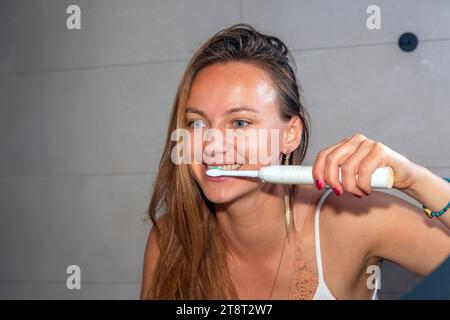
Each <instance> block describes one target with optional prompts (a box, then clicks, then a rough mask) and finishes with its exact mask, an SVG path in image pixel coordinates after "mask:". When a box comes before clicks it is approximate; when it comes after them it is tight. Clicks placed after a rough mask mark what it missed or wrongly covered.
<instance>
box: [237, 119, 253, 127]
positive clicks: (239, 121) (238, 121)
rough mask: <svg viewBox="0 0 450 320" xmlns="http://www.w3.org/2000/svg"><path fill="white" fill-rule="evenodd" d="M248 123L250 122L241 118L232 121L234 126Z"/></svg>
mask: <svg viewBox="0 0 450 320" xmlns="http://www.w3.org/2000/svg"><path fill="white" fill-rule="evenodd" d="M249 124H250V122H248V121H246V120H242V119H239V120H235V121H233V126H234V127H236V128H243V127H246V126H248V125H249Z"/></svg>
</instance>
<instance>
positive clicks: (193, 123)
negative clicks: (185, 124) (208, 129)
mask: <svg viewBox="0 0 450 320" xmlns="http://www.w3.org/2000/svg"><path fill="white" fill-rule="evenodd" d="M205 125H206V124H205V122H204V121H203V120H192V121H190V122H189V127H191V128H193V129H200V128H202V127H204V126H205Z"/></svg>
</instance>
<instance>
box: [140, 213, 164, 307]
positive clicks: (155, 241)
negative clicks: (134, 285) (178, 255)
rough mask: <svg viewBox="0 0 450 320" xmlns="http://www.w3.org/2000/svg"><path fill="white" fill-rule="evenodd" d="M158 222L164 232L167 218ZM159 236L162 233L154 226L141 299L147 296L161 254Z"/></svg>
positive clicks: (147, 248)
mask: <svg viewBox="0 0 450 320" xmlns="http://www.w3.org/2000/svg"><path fill="white" fill-rule="evenodd" d="M157 224H158V227H159V230H160V232H164V229H165V227H166V223H165V219H163V218H159V219H158V220H157ZM159 238H160V234H159V233H158V232H157V229H156V228H155V227H154V226H153V227H152V228H151V230H150V232H149V235H148V239H147V244H146V247H145V253H144V267H143V274H142V285H141V295H140V297H141V299H145V298H146V296H147V293H148V291H149V289H150V286H151V284H152V281H153V276H154V273H155V269H156V266H157V263H158V258H159V255H160V248H159Z"/></svg>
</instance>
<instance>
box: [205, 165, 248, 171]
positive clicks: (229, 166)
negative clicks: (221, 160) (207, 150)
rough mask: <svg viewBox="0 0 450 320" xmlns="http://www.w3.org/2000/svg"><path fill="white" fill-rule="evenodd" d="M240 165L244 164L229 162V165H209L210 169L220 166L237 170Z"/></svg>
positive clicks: (223, 168)
mask: <svg viewBox="0 0 450 320" xmlns="http://www.w3.org/2000/svg"><path fill="white" fill-rule="evenodd" d="M240 167H242V164H227V165H223V166H218V165H214V166H212V165H208V169H213V168H219V169H222V170H237V169H239V168H240Z"/></svg>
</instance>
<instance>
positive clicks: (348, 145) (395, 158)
mask: <svg viewBox="0 0 450 320" xmlns="http://www.w3.org/2000/svg"><path fill="white" fill-rule="evenodd" d="M339 167H341V180H342V183H341V182H340V181H339V171H338V170H339ZM380 167H391V168H392V169H393V170H394V184H393V188H396V189H399V190H405V189H408V188H411V187H412V186H413V184H414V183H415V181H416V179H417V178H418V177H417V172H418V170H416V169H417V167H418V165H417V164H415V163H413V162H411V161H409V160H408V159H407V158H406V157H404V156H403V155H401V154H399V153H397V152H395V151H393V150H392V149H390V148H388V147H387V146H385V145H384V144H382V143H380V142H377V141H373V140H370V139H367V138H366V137H365V136H364V135H362V134H359V133H357V134H354V135H353V136H351V137H347V138H345V139H343V140H342V141H340V142H338V143H337V144H335V145H332V146H330V147H328V148H326V149H323V150H321V151H320V152H319V153H318V154H317V157H316V159H315V161H314V165H313V177H314V180H315V181H316V186H317V188H318V189H319V190H320V189H322V188H323V187H324V186H325V184H328V185H329V186H330V187H332V188H333V190H334V192H335V193H336V194H337V195H341V194H342V193H343V192H344V191H347V192H350V193H352V194H354V195H355V196H357V197H359V198H360V197H361V196H363V195H364V194H365V195H369V194H370V193H371V191H372V187H371V185H370V182H371V176H372V174H373V173H374V171H375V170H376V169H377V168H380ZM356 175H358V177H356Z"/></svg>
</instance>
